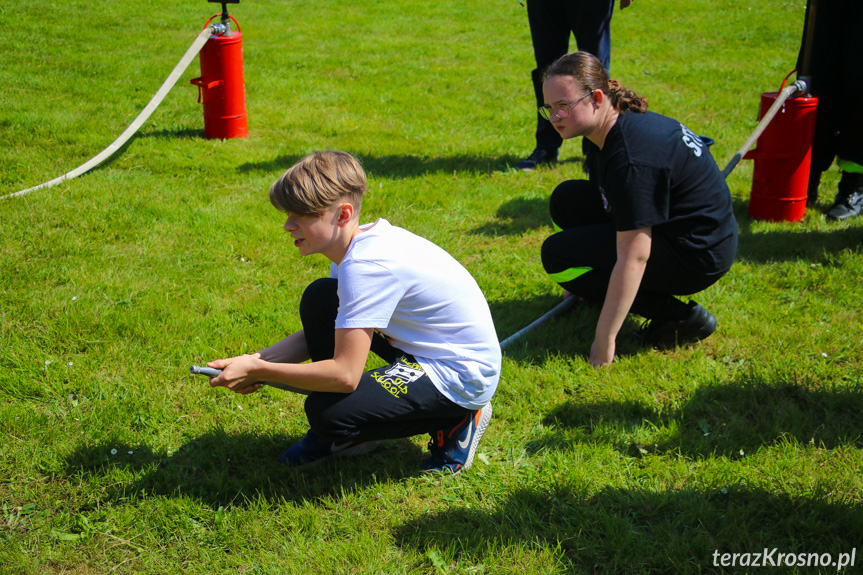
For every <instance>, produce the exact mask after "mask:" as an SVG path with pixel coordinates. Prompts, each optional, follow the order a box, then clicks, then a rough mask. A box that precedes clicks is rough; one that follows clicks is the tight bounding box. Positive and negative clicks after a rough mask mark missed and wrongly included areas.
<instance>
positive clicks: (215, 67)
mask: <svg viewBox="0 0 863 575" xmlns="http://www.w3.org/2000/svg"><path fill="white" fill-rule="evenodd" d="M210 1H211V2H213V1H216V2H220V3H221V4H222V13H221V14H216V15H214V16H212V17H211V18H210V19H209V20H207V22H206V23H205V24H204V28H206V27H207V26H208V25H209V24H210V22H211V21H212V20H213V18H216V17H218V16H221V17H222V24H224V26H225V33H224V34H222V35H219V36H216V35H213V36H210V39H209V40H208V41H207V43H206V44H204V47H203V48H202V49H201V53H200V59H201V75H200V77H198V78H193V79H192V80H191V83H192V84H194V85H196V86H198V103H199V104H200V103H202V102H203V104H204V135H205V136H206V137H207V138H210V139H213V138H218V139H221V140H227V139H229V138H245V137H246V136H248V134H249V129H248V124H247V122H246V84H245V80H244V78H243V34H242V32H241V31H240V24H239V22H237V20H236V18H234V17H233V16H231V15H230V14H228V9H227V4H239V1H240V0H210ZM231 20H233V21H234V24H236V25H237V31H236V32H233V31H232V30H231Z"/></svg>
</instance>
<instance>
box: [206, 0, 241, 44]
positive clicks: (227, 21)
mask: <svg viewBox="0 0 863 575" xmlns="http://www.w3.org/2000/svg"><path fill="white" fill-rule="evenodd" d="M208 1H209V2H212V3H214V4H221V5H222V24H224V25H225V30H226V32H225V33H224V34H222V35H223V36H230V35H231V18H230V17H229V16H228V4H239V3H240V0H208Z"/></svg>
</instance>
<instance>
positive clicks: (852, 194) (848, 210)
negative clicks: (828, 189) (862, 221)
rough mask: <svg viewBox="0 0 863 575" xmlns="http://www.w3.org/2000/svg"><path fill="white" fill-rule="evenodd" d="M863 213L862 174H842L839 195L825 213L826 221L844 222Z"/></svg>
mask: <svg viewBox="0 0 863 575" xmlns="http://www.w3.org/2000/svg"><path fill="white" fill-rule="evenodd" d="M861 211H863V174H856V173H853V172H842V179H841V180H839V193H838V194H836V199H835V200H834V201H833V206H832V207H831V208H830V210H828V212H827V219H828V220H844V219H847V218H853V217H854V216H859V215H860V212H861Z"/></svg>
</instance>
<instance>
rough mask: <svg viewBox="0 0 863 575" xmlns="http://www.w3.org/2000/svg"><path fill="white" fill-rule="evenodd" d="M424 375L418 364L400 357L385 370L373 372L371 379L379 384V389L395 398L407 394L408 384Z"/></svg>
mask: <svg viewBox="0 0 863 575" xmlns="http://www.w3.org/2000/svg"><path fill="white" fill-rule="evenodd" d="M424 375H425V371H423V368H422V367H421V366H420V365H419V364H418V363H413V362H410V361H408V360H407V358H405V357H400V358H399V359H398V360H396V362H395V363H394V364H392V365H390V366H388V367H387V368H386V369H381V370H375V371H373V372H372V377H373V378H374V379H375V381H377V382H378V383H380V384H381V387H383V388H384V389H386V390H387V391H388V392H390V393H391V394H393V395H394V396H395V397H398V396H400V395H404V394H406V393H407V392H408V384H409V383H412V382H414V381H416V380H418V379H419V378H421V377H422V376H424Z"/></svg>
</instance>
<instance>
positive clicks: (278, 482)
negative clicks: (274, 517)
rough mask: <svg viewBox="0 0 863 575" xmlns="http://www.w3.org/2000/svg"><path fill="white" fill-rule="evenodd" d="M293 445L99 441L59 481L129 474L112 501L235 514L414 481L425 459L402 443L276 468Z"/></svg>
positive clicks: (268, 439) (266, 440)
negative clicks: (258, 504)
mask: <svg viewBox="0 0 863 575" xmlns="http://www.w3.org/2000/svg"><path fill="white" fill-rule="evenodd" d="M299 439H301V438H299V437H293V438H287V437H283V436H278V435H260V434H251V433H240V434H236V433H231V434H229V433H226V432H224V431H222V430H213V431H209V432H207V433H205V434H203V435H201V436H199V437H195V438H193V439H189V440H187V441H186V442H185V443H184V444H183V445H181V446H180V447H179V448H178V449H177V450H176V451H174V452H171V453H164V452H162V453H157V452H154V451H152V450H151V449H150V448H149V447H147V446H142V445H130V444H128V443H125V444H124V443H123V442H121V441H115V442H112V441H106V442H103V443H99V444H96V445H91V446H86V447H82V448H80V449H78V450H77V451H75V452H73V453H72V454H71V455H69V457H67V460H66V473H67V474H68V475H69V476H70V477H73V476H75V477H77V476H83V477H85V478H93V479H97V480H98V482H99V483H102V481H104V482H105V483H111V484H115V483H116V482H113V481H108V480H106V479H105V478H106V477H108V476H111V475H113V474H115V473H116V472H117V471H124V472H132V473H133V474H134V479H133V480H132V481H130V482H126V481H123V482H121V483H122V486H120V487H117V492H116V493H113V494H111V495H112V496H113V497H115V498H122V497H128V496H129V495H130V492H131V493H136V494H146V495H147V496H153V495H161V496H167V497H173V496H181V497H192V498H195V499H198V500H199V501H201V502H203V503H204V504H206V505H209V506H211V507H212V508H213V509H217V508H218V507H220V506H227V505H228V504H231V505H235V506H238V505H239V506H242V505H244V504H245V502H246V501H247V500H249V499H253V498H256V497H264V498H266V499H269V500H287V501H315V500H319V499H322V498H327V497H331V496H341V495H343V494H344V493H346V492H350V491H353V490H355V489H363V488H367V487H370V486H372V485H374V484H376V483H380V482H386V481H390V480H397V479H401V478H403V477H408V476H415V475H419V474H420V462H421V461H422V458H423V456H424V455H423V453H422V450H421V449H420V448H418V447H417V446H415V445H414V444H412V443H410V441H409V440H407V439H403V440H392V441H386V442H381V446H380V447H379V448H378V450H376V451H375V452H373V453H370V454H368V455H364V456H362V457H356V458H351V457H345V458H338V459H333V460H329V461H325V462H322V463H320V464H319V465H315V466H312V467H311V468H303V469H294V468H291V467H288V466H286V465H283V464H281V463H279V462H278V461H277V458H278V456H279V454H281V452H282V451H283V450H284V449H285V448H286V447H287V446H289V445H291V444H293V443H295V442H296V441H298V440H299ZM112 450H116V453H114V454H112ZM130 452H131V453H130ZM111 489H112V488H108V490H109V491H110V490H111Z"/></svg>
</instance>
